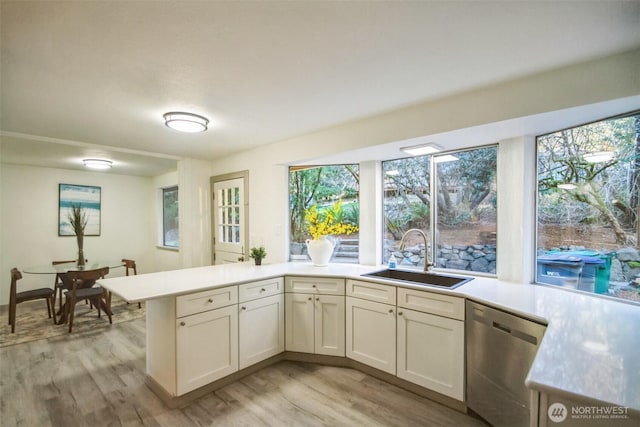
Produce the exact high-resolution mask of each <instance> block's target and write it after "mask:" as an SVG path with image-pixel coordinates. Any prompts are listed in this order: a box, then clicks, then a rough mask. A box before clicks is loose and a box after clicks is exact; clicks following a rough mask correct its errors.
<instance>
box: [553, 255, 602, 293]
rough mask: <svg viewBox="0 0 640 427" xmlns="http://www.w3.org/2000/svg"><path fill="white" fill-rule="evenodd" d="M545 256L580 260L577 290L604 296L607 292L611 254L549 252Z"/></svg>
mask: <svg viewBox="0 0 640 427" xmlns="http://www.w3.org/2000/svg"><path fill="white" fill-rule="evenodd" d="M546 254H547V255H552V256H556V255H569V256H574V257H578V258H580V259H581V260H582V262H583V263H584V265H583V266H582V273H581V276H580V281H579V283H578V289H580V290H582V291H587V292H595V293H597V294H606V293H607V292H608V290H609V278H610V275H611V258H612V257H613V253H602V252H598V251H590V250H581V251H549V252H547V253H546Z"/></svg>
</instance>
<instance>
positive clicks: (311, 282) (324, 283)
mask: <svg viewBox="0 0 640 427" xmlns="http://www.w3.org/2000/svg"><path fill="white" fill-rule="evenodd" d="M285 288H286V291H287V292H297V293H301V294H324V295H344V279H337V278H333V277H298V276H287V277H286V279H285Z"/></svg>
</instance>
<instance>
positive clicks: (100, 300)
mask: <svg viewBox="0 0 640 427" xmlns="http://www.w3.org/2000/svg"><path fill="white" fill-rule="evenodd" d="M107 274H109V267H103V268H99V269H96V270H78V271H68V272H66V273H63V274H61V278H62V281H63V282H65V283H66V284H68V285H69V287H70V288H71V289H70V290H68V291H66V292H65V293H64V294H65V296H66V300H65V303H64V306H65V321H67V322H69V332H71V331H72V329H73V317H74V315H75V307H76V304H77V303H78V302H79V301H82V300H85V299H88V300H89V301H90V302H91V304H92V306H93V307H96V308H97V309H98V317H101V316H100V312H101V310H104V312H105V313H107V316H108V317H109V323H113V321H112V319H111V296H110V295H109V293H108V292H107V290H106V289H103V288H102V287H100V286H95V282H96V280H98V279H102V278H104V277H105V276H106V275H107Z"/></svg>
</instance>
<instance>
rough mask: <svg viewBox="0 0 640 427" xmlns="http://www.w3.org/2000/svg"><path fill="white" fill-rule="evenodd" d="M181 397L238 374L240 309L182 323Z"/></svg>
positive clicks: (178, 330)
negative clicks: (235, 373) (230, 375)
mask: <svg viewBox="0 0 640 427" xmlns="http://www.w3.org/2000/svg"><path fill="white" fill-rule="evenodd" d="M176 322H177V324H176V348H177V350H176V352H177V354H176V356H177V358H176V365H177V375H176V376H177V395H178V396H180V395H182V394H185V393H187V392H189V391H191V390H195V389H196V388H198V387H202V386H203V385H206V384H209V383H210V382H212V381H215V380H217V379H220V378H222V377H224V376H227V375H229V374H231V373H233V372H236V371H237V370H238V306H237V305H232V306H229V307H224V308H219V309H217V310H211V311H206V312H204V313H200V314H194V315H192V316H187V317H183V318H181V319H178V320H177V321H176Z"/></svg>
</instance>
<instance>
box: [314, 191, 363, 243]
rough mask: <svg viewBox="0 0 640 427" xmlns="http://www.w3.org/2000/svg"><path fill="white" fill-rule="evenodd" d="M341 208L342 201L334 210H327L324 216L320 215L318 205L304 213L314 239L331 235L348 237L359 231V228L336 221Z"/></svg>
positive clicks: (338, 202) (335, 205)
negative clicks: (345, 235)
mask: <svg viewBox="0 0 640 427" xmlns="http://www.w3.org/2000/svg"><path fill="white" fill-rule="evenodd" d="M341 206H342V201H341V200H338V201H337V202H336V203H334V205H333V207H332V208H330V209H327V210H325V212H324V215H320V214H319V213H318V205H313V206H311V207H310V208H309V209H306V210H305V211H304V219H305V221H306V222H307V224H308V226H309V233H311V235H312V236H313V238H314V239H318V238H319V237H320V236H327V235H329V234H347V235H348V234H351V233H355V232H357V231H358V226H356V225H352V224H345V223H343V222H338V221H337V220H336V217H337V215H338V212H340V208H341Z"/></svg>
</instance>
